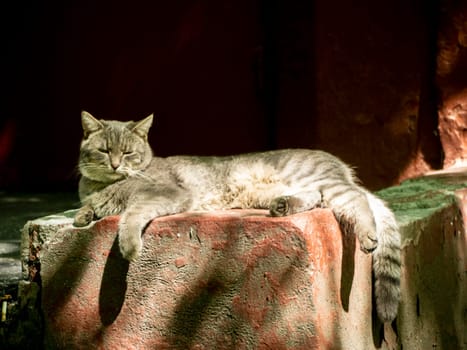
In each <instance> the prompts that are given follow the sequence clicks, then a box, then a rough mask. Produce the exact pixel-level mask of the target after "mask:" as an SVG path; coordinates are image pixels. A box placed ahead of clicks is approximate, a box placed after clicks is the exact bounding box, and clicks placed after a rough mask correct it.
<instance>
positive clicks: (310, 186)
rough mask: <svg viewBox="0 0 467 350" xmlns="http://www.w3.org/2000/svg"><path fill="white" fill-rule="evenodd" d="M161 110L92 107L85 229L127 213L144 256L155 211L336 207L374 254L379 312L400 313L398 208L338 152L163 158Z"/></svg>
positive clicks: (134, 249) (85, 151) (286, 211)
mask: <svg viewBox="0 0 467 350" xmlns="http://www.w3.org/2000/svg"><path fill="white" fill-rule="evenodd" d="M151 123H152V115H151V116H149V117H148V118H146V119H144V120H142V121H140V122H136V123H135V122H126V123H124V122H117V121H104V120H100V121H99V120H97V119H95V118H94V117H92V116H91V115H90V114H89V113H87V112H83V114H82V124H83V129H84V138H83V141H82V143H81V153H80V163H79V169H80V172H81V175H82V177H81V180H80V198H81V201H82V203H83V208H82V209H81V210H80V211H79V212H78V214H77V215H76V217H75V225H76V226H82V225H86V224H88V223H89V222H90V220H91V219H92V217H93V216H95V217H97V218H99V217H103V216H107V215H113V214H121V220H120V227H119V244H120V250H121V252H122V255H123V256H124V257H125V258H126V259H128V260H135V259H137V258H138V256H139V254H140V252H141V248H142V241H141V233H142V231H143V230H144V228H145V226H146V225H147V224H148V223H149V222H150V221H151V220H152V219H153V218H155V217H158V216H164V215H169V214H175V213H180V212H183V211H196V210H219V209H230V208H263V209H269V210H270V213H271V215H272V216H284V215H290V214H293V213H297V212H301V211H305V210H310V209H313V208H315V207H318V206H324V207H329V208H331V209H332V210H333V212H334V214H335V216H336V218H337V219H338V220H339V221H340V223H341V224H342V226H343V227H344V226H345V227H352V228H353V231H354V232H355V233H356V234H357V236H358V239H359V242H360V247H361V249H362V250H363V251H365V252H372V254H373V273H374V277H375V296H376V305H377V312H378V315H379V317H380V319H381V320H382V321H384V322H386V321H391V320H393V319H394V318H395V317H396V314H397V308H398V303H399V293H400V292H399V283H400V236H399V230H398V226H397V223H396V220H395V218H394V215H393V213H392V212H391V211H390V210H389V209H388V208H387V206H386V205H385V204H384V203H383V201H381V200H380V199H379V198H377V197H376V196H374V195H373V194H371V193H369V192H368V191H367V190H366V189H364V188H363V187H361V186H359V185H358V184H357V183H356V181H355V178H354V175H353V172H352V170H351V169H350V168H349V167H348V166H347V165H345V164H344V163H343V162H342V161H340V160H339V159H338V158H336V157H334V156H332V155H330V154H328V153H325V152H322V151H313V150H305V149H293V150H292V149H286V150H278V151H270V152H263V153H251V154H243V155H237V156H231V157H190V156H174V157H168V158H160V157H153V156H152V151H151V148H150V146H149V144H148V142H147V133H148V130H149V127H150V126H151Z"/></svg>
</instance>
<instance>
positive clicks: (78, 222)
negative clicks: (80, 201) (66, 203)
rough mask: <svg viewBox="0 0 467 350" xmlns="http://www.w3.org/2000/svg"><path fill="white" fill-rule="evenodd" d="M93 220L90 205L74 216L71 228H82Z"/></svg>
mask: <svg viewBox="0 0 467 350" xmlns="http://www.w3.org/2000/svg"><path fill="white" fill-rule="evenodd" d="M93 219H94V210H93V209H92V207H91V206H90V205H85V206H84V207H82V208H81V209H79V210H78V212H77V213H76V215H75V218H74V221H73V226H75V227H83V226H87V225H89V224H90V223H91V222H92V220H93Z"/></svg>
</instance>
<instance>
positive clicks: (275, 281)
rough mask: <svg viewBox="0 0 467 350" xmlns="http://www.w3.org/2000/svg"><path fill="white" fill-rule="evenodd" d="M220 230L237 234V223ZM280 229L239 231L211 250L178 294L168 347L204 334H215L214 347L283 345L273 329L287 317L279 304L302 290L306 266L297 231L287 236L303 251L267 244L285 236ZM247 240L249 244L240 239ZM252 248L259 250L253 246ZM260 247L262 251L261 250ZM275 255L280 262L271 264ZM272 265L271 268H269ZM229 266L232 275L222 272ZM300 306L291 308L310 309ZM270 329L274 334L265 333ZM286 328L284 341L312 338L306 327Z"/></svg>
mask: <svg viewBox="0 0 467 350" xmlns="http://www.w3.org/2000/svg"><path fill="white" fill-rule="evenodd" d="M234 230H235V231H234ZM225 231H226V232H242V231H243V228H241V227H239V226H238V222H232V223H231V224H230V225H229V227H226V228H225ZM285 231H286V230H285V229H284V231H283V232H282V231H281V230H277V231H276V232H274V233H273V234H272V236H275V237H272V238H271V236H270V235H268V234H267V233H265V232H264V231H263V232H257V233H258V235H257V236H255V237H246V236H243V235H240V236H237V237H235V238H233V239H231V240H229V241H227V243H226V244H227V247H225V248H224V249H223V250H222V252H221V253H218V252H216V251H215V250H211V255H210V257H209V258H208V261H209V263H208V264H207V265H206V266H205V267H204V270H203V271H202V272H201V274H199V275H198V276H197V278H196V279H194V280H191V281H189V282H188V284H189V288H188V291H187V292H185V294H184V295H182V296H181V298H180V300H179V302H178V304H177V306H176V308H175V310H174V312H173V316H172V318H171V322H170V324H169V326H168V329H169V330H170V333H171V334H170V336H169V337H168V339H167V340H168V342H169V344H170V348H171V349H177V350H182V349H183V350H184V349H189V348H192V347H196V345H197V343H198V342H200V341H202V339H203V337H206V336H209V335H213V336H214V335H215V336H217V337H218V338H219V339H215V340H213V339H210V340H209V343H210V344H216V348H219V349H237V348H243V347H246V348H256V347H258V346H259V345H261V346H263V347H265V348H268V347H271V348H282V347H283V346H284V344H285V343H284V339H282V337H283V335H282V336H281V335H279V333H277V335H276V334H275V333H274V332H275V331H277V332H279V331H280V329H282V328H284V327H283V325H284V324H286V323H287V322H288V321H287V316H289V317H290V315H283V306H284V303H286V304H287V303H289V302H291V300H292V299H294V297H295V292H296V291H297V290H298V289H299V288H306V287H304V285H306V281H303V275H304V272H303V270H304V269H306V268H307V266H308V264H309V262H308V255H307V250H306V243H305V241H304V240H303V238H302V237H299V236H298V235H293V238H292V239H295V240H300V242H295V243H294V244H295V246H296V245H299V246H302V247H303V249H296V250H292V249H291V250H290V251H287V252H284V251H283V250H281V247H277V246H276V245H274V244H272V245H269V246H268V242H269V241H270V240H276V239H277V241H274V242H276V244H278V243H277V242H278V241H279V240H286V239H291V238H290V236H287V234H288V233H289V232H285ZM284 233H285V234H284ZM269 234H270V233H269ZM251 239H253V241H252V242H248V241H246V240H251ZM245 244H246V246H247V247H248V249H246V247H245ZM278 245H280V244H278ZM285 245H286V244H285V243H284V246H285ZM258 247H260V248H259V249H260V251H256V250H255V249H258ZM264 247H266V248H264ZM263 248H264V249H265V251H262V250H261V249H263ZM277 259H280V262H281V263H280V264H277ZM232 261H238V262H239V265H238V266H232ZM242 261H246V262H247V263H246V264H244V263H241V262H242ZM271 262H275V263H271ZM272 267H274V268H275V269H276V270H271V268H272ZM200 268H202V267H200ZM229 269H230V270H231V271H230V272H227V273H232V274H233V275H234V276H235V277H234V278H232V276H226V270H229ZM277 269H279V271H277ZM253 281H254V282H253ZM258 281H259V282H260V283H258ZM307 302H308V303H309V301H304V302H303V304H305V303H307ZM303 304H302V307H301V308H300V310H298V309H294V312H298V313H302V312H303V310H305V309H308V308H309V307H310V305H303ZM226 305H231V306H228V308H232V309H228V310H226ZM292 318H293V317H292ZM302 326H303V327H305V328H307V327H308V326H305V325H302ZM211 327H212V329H213V331H212V332H211V331H210V328H211ZM277 327H278V328H277ZM310 327H311V326H310ZM219 329H223V332H219ZM270 331H271V332H273V335H274V337H267V336H265V333H267V332H270ZM289 331H290V333H293V336H292V337H290V338H287V337H286V338H287V339H288V341H292V342H295V343H301V344H311V343H312V342H313V341H314V339H313V333H312V330H310V329H308V330H304V329H301V330H300V331H298V330H296V329H289ZM298 338H300V339H298Z"/></svg>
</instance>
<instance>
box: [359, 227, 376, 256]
mask: <svg viewBox="0 0 467 350" xmlns="http://www.w3.org/2000/svg"><path fill="white" fill-rule="evenodd" d="M358 241H359V242H360V249H361V250H362V251H364V252H365V253H371V252H372V251H373V250H375V249H376V248H377V247H378V238H377V237H376V233H375V232H371V231H370V232H361V233H360V232H359V233H358Z"/></svg>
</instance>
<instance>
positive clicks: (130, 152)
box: [123, 151, 135, 156]
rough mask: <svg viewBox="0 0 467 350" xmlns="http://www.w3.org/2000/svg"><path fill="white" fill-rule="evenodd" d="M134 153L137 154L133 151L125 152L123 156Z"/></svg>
mask: <svg viewBox="0 0 467 350" xmlns="http://www.w3.org/2000/svg"><path fill="white" fill-rule="evenodd" d="M133 153H135V152H133V151H125V152H123V155H124V156H128V155H130V154H133Z"/></svg>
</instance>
